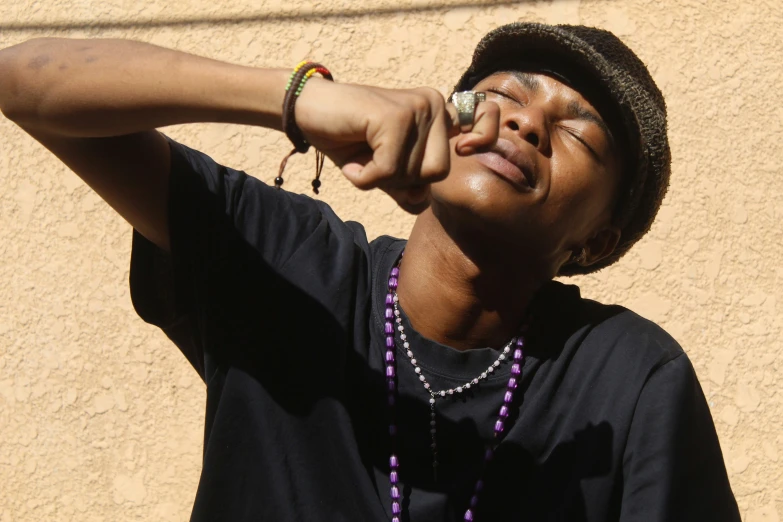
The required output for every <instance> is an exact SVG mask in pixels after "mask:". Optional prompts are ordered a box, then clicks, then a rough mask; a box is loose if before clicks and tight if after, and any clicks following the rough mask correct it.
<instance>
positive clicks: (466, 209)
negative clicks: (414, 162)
mask: <svg viewBox="0 0 783 522" xmlns="http://www.w3.org/2000/svg"><path fill="white" fill-rule="evenodd" d="M455 174H456V173H455ZM455 174H450V175H449V177H447V178H446V179H445V180H443V181H441V182H438V183H435V184H433V185H432V192H431V195H432V205H433V211H434V212H435V213H436V215H438V213H440V214H441V215H448V216H453V217H455V218H456V217H459V218H460V219H461V220H467V221H468V222H467V223H466V224H469V225H472V226H475V227H479V228H486V229H488V232H489V231H495V232H497V231H498V228H500V229H506V230H508V228H513V224H514V223H515V222H518V221H519V218H522V216H523V215H524V214H525V213H526V212H525V207H527V206H529V204H530V202H529V201H525V199H526V198H524V197H522V196H523V194H520V193H519V192H518V191H517V190H515V189H514V188H513V187H512V186H510V185H509V183H508V182H506V181H504V180H503V179H501V178H499V177H498V176H496V175H494V174H492V173H485V172H476V173H471V174H462V175H459V174H456V175H455ZM508 232H510V230H508Z"/></svg>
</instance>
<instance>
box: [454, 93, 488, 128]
mask: <svg viewBox="0 0 783 522" xmlns="http://www.w3.org/2000/svg"><path fill="white" fill-rule="evenodd" d="M483 101H487V95H486V93H483V92H476V91H461V92H455V93H454V94H452V95H451V103H453V104H454V107H456V109H457V117H458V119H459V129H460V132H470V131H471V130H473V123H474V121H475V120H476V104H477V103H479V102H483Z"/></svg>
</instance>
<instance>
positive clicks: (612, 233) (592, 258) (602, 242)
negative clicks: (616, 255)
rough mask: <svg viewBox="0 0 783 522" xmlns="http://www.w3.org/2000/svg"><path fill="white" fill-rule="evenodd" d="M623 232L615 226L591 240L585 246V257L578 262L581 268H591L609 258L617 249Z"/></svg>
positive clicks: (607, 228)
mask: <svg viewBox="0 0 783 522" xmlns="http://www.w3.org/2000/svg"><path fill="white" fill-rule="evenodd" d="M621 235H622V232H621V230H620V229H619V228H617V227H615V226H608V227H606V228H604V229H602V230H601V231H600V232H598V233H597V234H596V235H595V236H593V237H592V238H590V239H589V240H588V241H587V243H585V245H584V249H585V256H584V258H583V259H579V260H578V261H575V262H577V263H578V264H579V265H581V266H590V265H594V264H595V263H597V262H599V261H601V260H602V259H604V258H606V257H609V256H610V255H612V252H614V249H615V248H617V244H618V243H619V242H620V236H621Z"/></svg>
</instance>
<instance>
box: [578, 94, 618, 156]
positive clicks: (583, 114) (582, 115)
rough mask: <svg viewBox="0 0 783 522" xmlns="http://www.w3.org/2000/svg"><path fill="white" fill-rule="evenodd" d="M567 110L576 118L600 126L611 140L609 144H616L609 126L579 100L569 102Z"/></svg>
mask: <svg viewBox="0 0 783 522" xmlns="http://www.w3.org/2000/svg"><path fill="white" fill-rule="evenodd" d="M567 110H568V115H569V117H571V118H573V119H576V120H584V121H589V122H590V123H594V124H595V125H597V126H598V128H600V129H601V131H602V132H603V133H604V134H605V135H606V139H607V140H609V144H610V145H612V146H614V145H615V141H614V136H613V135H612V131H610V130H609V126H608V125H607V124H606V122H605V121H604V120H602V119H601V118H599V117H598V116H597V115H596V114H594V113H593V112H591V111H589V110H587V109H586V108H585V107H583V106H582V105H581V104H580V103H579V102H578V101H575V100H574V101H572V102H569V104H568V108H567Z"/></svg>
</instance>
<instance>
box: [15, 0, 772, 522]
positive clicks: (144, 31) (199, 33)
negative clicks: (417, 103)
mask: <svg viewBox="0 0 783 522" xmlns="http://www.w3.org/2000/svg"><path fill="white" fill-rule="evenodd" d="M261 4H262V3H261V2H240V1H239V0H230V1H224V2H212V1H206V0H180V1H178V2H166V3H163V2H155V1H153V0H139V1H136V2H130V1H123V2H104V1H97V0H96V1H91V0H57V1H52V2H33V1H31V0H27V1H21V0H6V1H4V2H0V47H5V46H7V45H11V44H14V43H17V42H21V41H23V40H25V39H27V38H31V37H34V36H40V35H60V36H71V37H85V36H91V37H98V36H103V37H107V36H112V37H127V38H136V39H140V40H145V41H149V42H154V43H157V44H161V45H165V46H171V47H175V48H178V49H181V50H186V51H190V52H193V53H199V54H203V55H207V56H211V57H215V58H220V59H224V60H230V61H233V62H238V63H243V64H251V65H257V66H281V65H282V66H292V65H293V64H295V63H296V62H298V61H299V60H300V59H302V58H303V57H311V58H318V59H319V60H322V61H324V62H325V63H327V64H329V65H330V66H331V67H332V68H333V70H334V72H335V74H336V76H337V78H338V79H339V80H342V81H357V82H367V83H372V84H377V85H382V86H389V87H391V86H400V87H403V86H414V85H430V86H433V87H436V88H439V89H440V90H441V91H442V92H444V93H446V92H447V91H448V89H449V87H450V86H451V85H452V83H453V82H454V81H455V79H456V78H457V77H458V73H459V71H460V68H462V67H464V66H466V64H467V61H468V58H469V55H470V51H471V49H472V47H473V46H474V45H475V43H476V42H477V41H478V39H479V38H480V36H481V35H483V34H484V33H485V32H486V31H488V30H489V29H491V28H492V27H495V26H496V25H498V24H501V23H504V22H509V21H513V20H531V21H533V20H535V21H547V22H576V23H584V24H591V25H598V26H603V27H606V28H609V29H611V30H613V31H615V32H616V33H617V34H619V35H621V36H622V37H623V38H624V39H625V40H626V41H627V42H628V43H629V44H630V45H631V46H632V47H633V48H634V49H636V50H637V52H638V53H639V54H640V56H641V57H642V58H643V59H644V60H645V61H646V62H647V63H648V64H649V66H650V70H651V72H652V74H653V76H654V77H655V78H656V80H657V81H658V82H659V84H660V86H661V88H662V90H663V91H664V93H665V94H666V96H667V99H668V103H669V109H670V122H671V141H672V146H673V154H674V176H673V178H672V187H671V191H670V194H669V196H668V197H667V199H666V201H665V204H664V207H663V210H662V211H661V214H660V217H659V219H658V221H657V224H656V225H655V226H654V228H653V230H652V232H651V234H650V235H649V237H648V238H647V239H645V240H644V241H643V242H642V243H641V244H640V245H638V247H637V248H636V249H635V250H634V251H633V252H632V253H631V254H630V255H628V256H627V257H626V258H625V259H624V260H623V261H622V262H621V263H620V264H619V265H618V266H616V267H614V268H612V269H610V270H606V271H605V272H603V273H600V274H598V275H596V276H593V277H588V278H584V279H581V280H579V283H580V284H581V285H582V286H583V290H584V293H585V294H586V295H587V296H589V297H592V298H596V299H599V300H603V301H614V302H619V303H621V304H624V305H627V306H629V307H630V308H632V309H634V310H636V311H638V312H640V313H642V314H643V315H645V316H647V317H649V318H651V319H653V320H655V321H658V322H660V323H661V324H662V325H663V326H664V327H665V328H667V329H668V330H669V331H670V332H671V333H672V334H674V336H675V337H676V338H677V339H678V340H679V341H680V342H681V343H682V345H683V346H684V348H685V349H686V351H687V352H688V353H689V355H690V357H691V358H692V360H693V362H694V364H695V366H696V369H697V372H698V374H699V377H700V379H701V382H702V385H703V387H704V391H705V393H706V395H707V397H708V400H709V404H710V406H711V408H712V412H713V415H714V417H715V422H716V425H717V429H718V432H719V434H720V438H721V443H722V445H723V450H724V454H725V457H726V463H727V466H728V469H729V473H730V476H731V481H732V485H733V487H734V491H735V493H736V495H737V498H738V501H739V504H740V506H741V509H742V512H743V515H744V517H745V520H746V521H748V522H762V521H763V522H778V521H779V520H780V519H781V517H783V352H782V350H783V343H781V341H780V337H781V334H782V333H783V332H781V329H782V328H783V313H781V308H783V289H782V288H783V246H782V243H783V234H781V228H780V222H781V221H783V204H781V199H782V198H783V168H782V167H781V165H780V164H781V162H783V149H781V147H780V144H781V142H783V89H781V83H782V81H783V63H782V62H781V50H783V31H782V30H781V24H783V5H782V4H781V3H780V0H755V1H752V2H748V1H746V0H709V1H704V0H700V1H699V0H662V1H657V0H623V1H589V0H582V1H581V2H580V1H579V0H570V1H566V0H557V1H555V2H544V1H535V2H533V1H530V2H518V3H505V4H502V5H501V4H500V3H499V2H495V3H493V2H486V3H485V5H483V6H482V5H477V4H475V3H471V5H468V6H462V7H459V5H460V4H458V3H457V2H444V3H438V0H435V1H434V2H429V1H427V0H412V1H411V0H394V1H391V0H366V1H363V2H351V1H348V0H342V1H340V0H328V1H324V2H318V3H313V2H310V1H308V0H296V1H294V2H290V1H286V2H284V1H282V0H270V1H268V2H266V3H263V5H261ZM313 5H315V7H313ZM396 9H399V10H398V11H395V10H396ZM183 18H185V19H194V18H195V19H201V20H202V22H200V23H198V24H194V25H181V24H169V23H166V21H167V20H168V21H170V20H177V19H180V20H181V19H183ZM144 20H152V21H154V24H151V25H150V24H145V23H136V22H138V21H144ZM104 22H106V23H104ZM114 22H119V23H114ZM63 24H64V25H63ZM69 24H70V26H69ZM90 24H99V25H93V26H92V27H90ZM74 27H75V28H74ZM168 132H169V133H170V134H171V135H172V136H174V137H175V138H177V139H179V140H182V141H184V142H185V143H187V144H189V145H191V146H194V147H196V148H199V149H202V150H204V151H206V152H208V153H210V154H211V155H213V157H215V158H216V159H217V160H219V161H221V162H225V163H227V164H230V165H232V166H236V167H239V168H242V169H244V170H246V171H248V172H249V173H251V174H253V175H256V176H258V177H261V178H262V179H264V180H266V181H271V179H272V178H273V177H274V172H275V170H276V167H277V165H278V163H279V161H280V159H281V155H282V154H283V153H284V152H286V151H287V150H288V145H287V144H286V140H285V139H284V138H283V137H281V136H279V135H276V134H273V133H270V132H266V131H263V130H260V129H254V128H243V127H237V126H226V125H194V126H189V127H181V128H172V129H169V130H168ZM311 164H312V157H308V158H301V157H299V158H295V159H294V160H293V165H294V170H292V171H291V172H290V173H289V175H288V179H289V181H288V182H287V183H288V184H287V186H288V187H289V188H290V189H295V190H298V191H306V189H307V187H308V183H309V176H310V172H311ZM324 178H325V186H324V189H323V191H322V198H323V199H324V200H326V201H328V202H329V203H331V204H332V205H333V206H334V207H335V209H336V210H337V212H338V214H340V215H341V216H343V217H344V218H346V219H356V220H360V221H362V222H364V223H365V224H366V225H367V228H368V230H369V232H370V234H371V235H373V236H375V235H378V234H381V233H389V234H396V235H405V234H407V232H408V230H409V228H410V226H411V223H412V218H411V217H410V216H407V215H405V214H404V213H403V212H401V211H400V210H398V209H397V208H395V205H394V204H393V203H392V202H391V200H390V199H388V198H387V197H385V196H383V195H382V194H376V193H360V192H358V191H357V190H354V189H352V187H351V186H350V185H349V184H348V183H347V182H346V181H344V180H342V179H341V178H340V175H339V173H338V172H337V171H336V170H334V168H331V169H330V170H328V171H327V172H326V173H325V175H324ZM129 249H130V228H129V226H128V225H127V224H126V223H125V222H123V221H122V220H121V219H120V218H118V217H117V216H116V215H115V214H113V213H112V212H111V211H110V209H109V208H108V207H107V206H106V205H105V204H104V203H103V202H102V201H101V200H100V199H99V198H98V197H96V196H95V195H93V194H92V193H91V192H90V190H88V189H87V187H86V186H85V185H84V184H83V183H82V182H81V181H80V180H79V179H78V178H77V177H76V176H75V175H73V174H71V173H70V172H68V171H67V170H66V169H65V168H64V167H63V166H61V165H60V164H59V163H58V162H57V161H55V160H54V159H53V158H52V157H51V156H50V155H49V154H47V153H46V152H45V151H44V150H43V149H42V148H41V147H40V146H38V145H37V144H36V143H35V142H33V141H32V140H31V139H30V138H28V137H27V136H26V135H24V134H23V133H22V132H21V131H20V130H18V129H17V128H15V127H14V126H13V125H12V124H11V123H10V122H8V121H7V120H3V119H0V296H1V298H0V491H1V492H0V522H11V521H14V522H17V521H25V522H33V521H38V520H47V521H50V520H51V521H54V520H56V521H65V520H78V521H84V522H89V521H98V520H114V521H123V520H161V521H162V520H185V519H187V517H188V514H189V511H190V506H191V503H192V499H193V495H194V492H195V488H196V484H197V480H198V476H199V470H200V452H201V439H202V425H203V424H202V422H203V421H202V416H203V410H204V398H205V393H204V386H203V384H202V383H201V382H200V380H199V378H198V377H197V375H196V373H195V372H194V371H193V370H192V369H191V368H190V367H189V366H188V365H187V363H186V362H185V359H184V358H183V357H182V356H181V355H180V353H179V352H178V351H177V349H176V348H175V347H174V346H173V345H171V344H170V343H169V342H168V341H167V340H166V339H165V338H164V336H163V335H162V334H161V333H159V332H158V331H157V330H156V329H154V328H152V327H150V326H147V325H146V324H144V323H143V322H142V321H141V320H139V319H138V318H137V317H136V316H135V315H134V313H133V310H132V308H131V303H130V298H129V294H128V287H127V280H128V260H129Z"/></svg>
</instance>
